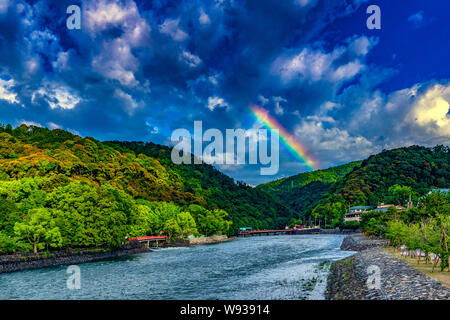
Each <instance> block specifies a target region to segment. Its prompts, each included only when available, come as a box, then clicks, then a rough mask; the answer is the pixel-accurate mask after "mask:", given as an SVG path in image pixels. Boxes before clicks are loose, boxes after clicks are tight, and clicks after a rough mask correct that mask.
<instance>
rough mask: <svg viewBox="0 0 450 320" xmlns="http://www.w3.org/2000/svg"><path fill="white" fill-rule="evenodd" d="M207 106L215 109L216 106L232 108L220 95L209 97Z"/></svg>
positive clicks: (212, 109)
mask: <svg viewBox="0 0 450 320" xmlns="http://www.w3.org/2000/svg"><path fill="white" fill-rule="evenodd" d="M207 108H208V109H209V110H211V111H214V109H216V108H230V105H229V104H228V103H227V102H226V101H225V100H224V99H223V98H220V97H209V98H208V106H207Z"/></svg>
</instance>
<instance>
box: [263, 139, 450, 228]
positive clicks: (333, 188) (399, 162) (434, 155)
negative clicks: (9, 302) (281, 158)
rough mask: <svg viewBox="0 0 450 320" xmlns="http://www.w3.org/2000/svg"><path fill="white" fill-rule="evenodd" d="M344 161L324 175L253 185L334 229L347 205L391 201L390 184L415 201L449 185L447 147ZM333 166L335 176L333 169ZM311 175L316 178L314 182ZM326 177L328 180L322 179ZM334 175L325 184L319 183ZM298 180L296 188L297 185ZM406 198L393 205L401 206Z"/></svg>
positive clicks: (449, 151) (304, 216) (402, 150)
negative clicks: (433, 190) (359, 160)
mask: <svg viewBox="0 0 450 320" xmlns="http://www.w3.org/2000/svg"><path fill="white" fill-rule="evenodd" d="M349 165H350V166H349V167H346V166H341V167H336V168H330V169H327V170H328V174H326V171H327V170H325V172H323V173H322V174H319V172H320V171H317V174H316V172H312V173H308V174H300V175H298V176H294V177H291V178H288V179H285V180H283V181H281V182H279V183H278V182H272V183H269V184H267V185H262V186H259V187H258V188H261V189H263V190H268V191H271V192H273V193H274V194H277V195H278V197H279V198H280V199H282V200H284V201H286V203H287V204H289V205H290V206H291V207H292V209H294V210H296V211H298V213H299V216H300V218H302V219H308V218H309V217H310V216H311V215H312V216H314V217H317V218H319V219H320V220H321V221H325V220H326V221H327V222H328V224H329V226H331V227H335V226H338V225H340V224H342V222H343V216H344V214H345V213H346V212H347V210H348V208H349V207H350V206H356V205H377V204H379V203H383V202H384V203H388V202H389V203H392V202H393V201H394V199H393V198H392V190H393V188H396V187H397V188H398V189H401V188H403V190H407V191H408V192H406V193H408V195H406V194H405V197H404V198H406V197H408V196H409V193H410V194H412V197H413V200H415V201H416V202H417V200H418V198H419V197H420V196H422V195H424V194H426V193H427V192H428V191H429V190H430V189H432V188H449V187H450V148H449V147H447V146H436V147H434V148H426V147H421V146H411V147H407V148H406V147H405V148H398V149H393V150H387V151H383V152H381V153H379V154H376V155H373V156H370V157H369V158H368V159H366V160H364V161H362V162H354V163H350V164H349ZM336 169H339V170H338V171H339V172H340V174H337V173H335V172H334V171H336ZM308 176H309V177H308ZM316 176H317V177H318V178H317V181H314V177H316ZM326 176H330V179H328V180H327V179H325V178H322V177H326ZM333 179H335V181H334V182H332V183H330V184H328V183H323V182H322V181H328V182H329V181H333ZM297 181H298V185H299V187H296V182H297ZM309 181H312V182H309ZM307 182H309V183H308V184H306V185H304V186H302V184H304V183H307ZM290 185H291V187H290ZM292 186H293V187H292ZM405 200H406V199H403V200H401V201H400V200H399V201H400V202H401V203H396V204H402V205H404V201H405ZM302 203H305V204H304V205H302Z"/></svg>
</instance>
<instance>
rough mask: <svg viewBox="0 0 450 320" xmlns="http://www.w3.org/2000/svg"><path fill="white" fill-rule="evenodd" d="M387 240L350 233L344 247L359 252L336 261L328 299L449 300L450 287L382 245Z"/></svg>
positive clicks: (330, 277) (332, 267) (331, 276)
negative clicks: (399, 257) (395, 255)
mask: <svg viewBox="0 0 450 320" xmlns="http://www.w3.org/2000/svg"><path fill="white" fill-rule="evenodd" d="M385 243H386V242H385V240H372V239H367V238H365V237H363V236H361V235H352V236H348V237H346V238H345V239H344V241H343V242H342V245H341V248H342V250H351V251H358V252H357V253H356V254H355V255H353V256H351V257H348V258H346V259H343V260H340V261H336V262H334V263H332V265H331V267H330V274H329V276H328V280H327V289H326V291H325V298H326V299H328V300H449V299H450V289H448V288H446V287H445V286H443V285H442V284H440V283H439V282H437V281H435V280H433V279H431V278H430V277H428V276H426V275H425V274H423V273H421V272H420V271H418V270H416V269H414V268H413V267H411V266H410V265H408V264H407V263H405V262H403V261H402V260H400V259H398V258H396V257H394V256H393V255H391V254H390V253H388V252H387V251H385V250H383V249H382V246H384V245H386V244H385Z"/></svg>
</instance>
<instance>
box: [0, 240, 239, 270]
mask: <svg viewBox="0 0 450 320" xmlns="http://www.w3.org/2000/svg"><path fill="white" fill-rule="evenodd" d="M234 239H235V238H228V237H227V236H226V235H216V236H211V237H202V238H192V239H187V240H179V241H175V242H172V243H169V244H163V245H160V246H159V247H160V248H164V247H185V246H193V245H205V244H214V243H222V242H228V241H232V240H234ZM151 251H152V250H151V249H150V248H145V247H142V246H141V245H140V244H139V242H132V243H130V244H128V245H126V246H125V247H123V248H121V249H119V250H114V251H105V250H101V249H97V250H96V249H94V248H84V249H71V250H56V251H52V252H50V255H48V254H47V253H45V252H39V253H38V254H36V255H35V254H33V253H22V254H12V255H0V274H2V273H10V272H18V271H24V270H31V269H41V268H48V267H57V266H62V265H71V264H81V263H86V262H95V261H102V260H108V259H115V258H118V257H123V256H128V255H134V254H139V253H145V252H151Z"/></svg>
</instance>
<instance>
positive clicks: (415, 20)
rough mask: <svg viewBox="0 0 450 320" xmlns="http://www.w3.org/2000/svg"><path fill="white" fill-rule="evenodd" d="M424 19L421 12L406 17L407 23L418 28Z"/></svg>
mask: <svg viewBox="0 0 450 320" xmlns="http://www.w3.org/2000/svg"><path fill="white" fill-rule="evenodd" d="M423 19H424V16H423V11H419V12H416V13H414V14H412V15H410V16H409V17H408V21H409V22H412V23H413V24H414V25H416V26H418V25H419V24H421V23H422V21H423Z"/></svg>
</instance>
